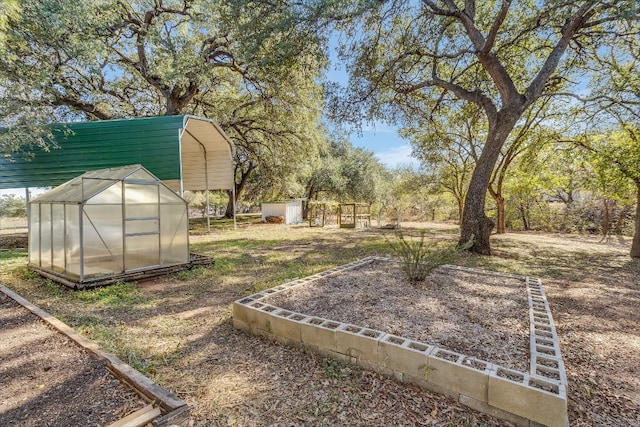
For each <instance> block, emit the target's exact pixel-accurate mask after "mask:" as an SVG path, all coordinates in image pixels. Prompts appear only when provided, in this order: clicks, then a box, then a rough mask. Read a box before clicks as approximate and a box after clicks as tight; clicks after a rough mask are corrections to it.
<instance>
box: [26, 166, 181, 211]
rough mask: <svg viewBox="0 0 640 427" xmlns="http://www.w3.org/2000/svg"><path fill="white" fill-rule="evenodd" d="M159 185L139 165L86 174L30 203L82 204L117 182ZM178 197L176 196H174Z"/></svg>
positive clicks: (156, 180) (153, 177) (157, 181)
mask: <svg viewBox="0 0 640 427" xmlns="http://www.w3.org/2000/svg"><path fill="white" fill-rule="evenodd" d="M120 181H127V182H135V183H140V184H161V183H160V181H159V180H158V179H157V178H156V177H155V176H153V175H152V174H151V173H150V172H149V171H148V170H146V169H145V168H143V167H142V166H140V165H130V166H123V167H119V168H109V169H100V170H95V171H89V172H86V173H84V174H82V175H80V176H78V177H76V178H73V179H72V180H71V181H68V182H66V183H64V184H62V185H60V186H58V187H56V188H54V189H53V190H51V191H49V192H47V193H44V194H43V195H41V196H39V197H37V198H35V199H34V200H32V202H31V203H78V204H80V203H84V202H86V201H87V200H89V199H91V198H92V197H93V196H95V195H96V194H99V193H101V192H103V191H104V190H106V189H107V188H109V187H111V186H112V185H114V184H115V183H117V182H120ZM176 197H178V195H176Z"/></svg>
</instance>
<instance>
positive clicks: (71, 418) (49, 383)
mask: <svg viewBox="0 0 640 427" xmlns="http://www.w3.org/2000/svg"><path fill="white" fill-rule="evenodd" d="M0 325H1V326H0V342H1V343H2V346H0V384H2V386H1V387H0V425H1V426H34V427H39V426H52V427H58V426H102V425H107V424H110V423H112V422H115V421H117V420H119V419H120V418H122V417H124V416H125V415H127V414H129V413H130V412H133V411H135V410H137V409H139V408H141V407H143V406H144V405H145V402H144V401H143V400H141V399H139V397H138V396H137V395H136V394H135V393H133V392H131V391H130V390H129V389H128V388H127V387H125V386H124V385H123V384H122V383H120V381H118V380H117V379H116V378H115V377H114V376H113V375H111V373H110V372H109V371H108V370H107V369H106V367H105V366H104V363H103V362H102V361H100V360H98V359H97V358H95V357H94V356H93V355H91V354H89V353H87V352H86V351H84V350H82V349H80V348H79V347H78V346H77V345H76V344H75V343H74V342H72V341H71V340H69V339H68V338H66V337H65V336H63V335H61V334H59V333H58V332H57V331H55V330H53V329H51V328H49V327H48V326H46V325H45V323H44V322H42V321H41V320H39V318H38V317H37V316H35V315H33V314H32V313H31V312H29V311H28V310H27V309H25V308H24V307H22V306H20V305H19V304H18V303H16V302H15V301H13V300H12V299H10V298H9V297H7V296H6V295H5V294H3V293H1V292H0Z"/></svg>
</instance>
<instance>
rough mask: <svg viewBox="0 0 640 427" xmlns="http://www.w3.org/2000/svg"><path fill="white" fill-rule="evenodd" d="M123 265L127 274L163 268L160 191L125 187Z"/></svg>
mask: <svg viewBox="0 0 640 427" xmlns="http://www.w3.org/2000/svg"><path fill="white" fill-rule="evenodd" d="M124 196H125V197H124V200H125V206H124V224H125V233H124V265H125V270H126V271H132V270H143V269H145V268H149V267H157V266H158V265H160V212H159V187H158V185H157V184H156V185H154V184H136V183H128V182H127V183H125V189H124Z"/></svg>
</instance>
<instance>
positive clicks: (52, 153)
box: [0, 115, 233, 190]
mask: <svg viewBox="0 0 640 427" xmlns="http://www.w3.org/2000/svg"><path fill="white" fill-rule="evenodd" d="M50 128H51V131H52V134H53V136H54V143H55V147H53V148H51V149H50V150H49V151H46V150H42V149H35V150H34V152H33V153H32V156H30V157H29V158H23V157H17V156H16V157H14V158H3V159H0V189H6V188H24V187H53V186H57V185H60V184H62V183H64V182H66V181H69V180H71V179H73V178H74V177H77V176H79V175H82V174H83V173H85V172H86V171H89V170H97V169H105V168H117V167H121V166H125V165H131V164H140V165H142V166H143V167H144V168H145V169H147V170H148V171H149V172H151V173H152V174H153V175H155V176H156V177H157V178H158V179H160V180H161V181H163V182H165V184H167V185H168V186H170V187H171V188H173V189H175V190H178V189H183V190H207V189H208V190H216V189H220V190H223V189H232V188H233V165H232V158H233V157H232V156H233V146H232V143H231V141H230V139H229V138H228V137H227V136H226V135H225V133H224V132H223V131H222V130H221V129H220V127H219V126H218V125H217V124H216V123H215V122H214V121H212V120H209V119H205V118H201V117H196V116H190V115H182V116H160V117H144V118H135V119H121V120H103V121H91V122H77V123H58V124H53V125H50Z"/></svg>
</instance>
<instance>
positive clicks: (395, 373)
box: [233, 257, 568, 427]
mask: <svg viewBox="0 0 640 427" xmlns="http://www.w3.org/2000/svg"><path fill="white" fill-rule="evenodd" d="M374 261H383V262H397V261H395V260H392V259H389V258H381V257H368V258H364V259H361V260H358V261H355V262H352V263H349V264H346V265H342V266H339V267H335V268H332V269H330V270H326V271H323V272H321V273H318V274H315V275H312V276H309V277H306V278H303V279H296V280H293V281H290V282H286V283H284V284H282V285H279V286H276V287H274V288H270V289H267V290H264V291H261V292H258V293H256V294H253V295H250V296H247V297H244V298H241V299H239V300H237V301H236V302H235V303H234V304H233V324H234V326H235V327H236V328H238V329H243V330H247V331H250V332H252V333H254V334H256V335H259V336H263V337H266V338H269V339H272V340H275V341H279V342H284V343H289V344H293V345H299V346H304V347H307V348H309V349H311V350H314V351H316V352H318V353H321V354H324V355H329V356H332V357H335V358H337V359H340V360H345V361H347V362H350V363H354V364H357V365H360V366H362V367H364V368H365V369H372V370H375V371H377V372H380V373H382V374H384V375H387V376H390V377H393V378H396V379H398V380H401V381H405V382H413V383H416V384H419V385H421V386H423V387H425V388H427V389H430V390H433V391H436V392H439V393H443V394H447V395H449V396H452V397H454V398H455V399H456V400H458V401H459V402H460V403H462V404H464V405H466V406H469V407H472V408H473V409H476V410H479V411H481V412H485V413H488V414H490V415H493V416H496V417H499V418H503V419H506V420H508V421H510V422H512V423H515V424H516V425H519V426H531V427H533V426H540V425H542V426H549V427H565V426H568V419H567V377H566V373H565V369H564V364H563V362H562V355H561V353H560V346H559V344H558V337H557V333H556V329H555V324H554V322H553V318H552V316H551V312H550V309H549V305H548V302H547V300H546V296H545V294H544V289H543V287H542V283H541V281H540V280H539V279H534V278H530V277H527V276H521V275H513V274H505V273H498V272H491V271H486V270H480V269H472V268H467V267H459V266H451V265H446V266H443V267H442V268H445V269H450V270H461V271H466V272H471V273H474V274H485V275H492V276H502V277H510V278H515V279H519V280H522V281H523V283H524V284H525V285H526V291H527V297H528V301H529V321H530V359H531V360H530V372H519V371H515V370H513V369H509V368H505V367H502V366H499V365H496V364H492V363H490V362H487V361H483V360H479V359H476V358H473V357H468V356H466V355H463V354H460V353H456V352H452V351H449V350H447V349H444V348H439V347H436V346H433V345H429V344H426V343H422V342H419V341H415V340H410V339H407V338H403V337H400V336H396V335H392V334H387V333H385V332H383V331H377V330H374V329H370V328H366V327H362V326H359V325H352V324H346V323H342V322H338V321H334V320H331V319H324V318H321V317H318V316H312V315H307V314H304V313H297V312H294V311H291V310H285V309H283V308H280V307H277V306H274V305H272V304H269V303H268V302H267V301H265V299H266V297H268V296H270V295H273V294H275V293H278V292H282V291H284V290H287V289H289V288H291V287H297V286H304V285H305V284H308V283H310V282H312V281H316V280H319V279H323V278H326V277H330V276H332V275H336V274H340V273H341V272H343V271H345V270H348V269H353V268H357V267H359V266H361V265H364V264H368V263H372V262H374Z"/></svg>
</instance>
